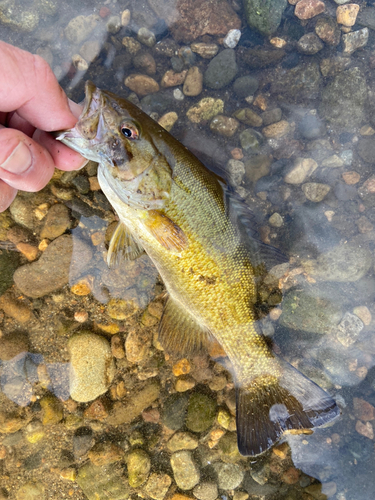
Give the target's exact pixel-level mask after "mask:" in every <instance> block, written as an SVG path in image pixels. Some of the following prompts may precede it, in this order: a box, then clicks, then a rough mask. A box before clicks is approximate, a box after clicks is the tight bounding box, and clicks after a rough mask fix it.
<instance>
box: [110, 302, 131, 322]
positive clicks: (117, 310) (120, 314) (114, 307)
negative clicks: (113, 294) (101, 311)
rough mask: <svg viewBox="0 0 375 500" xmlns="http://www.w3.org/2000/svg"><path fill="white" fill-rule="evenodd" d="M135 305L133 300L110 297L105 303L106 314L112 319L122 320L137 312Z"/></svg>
mask: <svg viewBox="0 0 375 500" xmlns="http://www.w3.org/2000/svg"><path fill="white" fill-rule="evenodd" d="M137 309H138V308H137V306H136V304H135V302H134V301H133V300H131V299H130V300H125V299H110V300H109V302H108V303H107V314H108V316H109V317H110V318H112V319H117V320H120V321H122V320H124V319H127V318H129V317H130V316H132V315H133V314H135V313H136V312H137Z"/></svg>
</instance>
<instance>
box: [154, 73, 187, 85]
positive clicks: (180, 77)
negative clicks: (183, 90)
mask: <svg viewBox="0 0 375 500" xmlns="http://www.w3.org/2000/svg"><path fill="white" fill-rule="evenodd" d="M186 74H187V69H184V71H181V73H175V72H174V71H173V69H169V70H168V71H166V72H165V73H164V75H163V77H162V79H161V82H160V86H161V87H162V88H166V87H177V85H182V84H183V83H184V81H185V78H186Z"/></svg>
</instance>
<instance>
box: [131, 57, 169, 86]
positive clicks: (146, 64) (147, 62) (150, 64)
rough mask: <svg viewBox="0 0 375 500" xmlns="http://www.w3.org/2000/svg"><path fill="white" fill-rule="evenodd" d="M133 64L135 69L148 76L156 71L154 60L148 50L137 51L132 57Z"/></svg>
mask: <svg viewBox="0 0 375 500" xmlns="http://www.w3.org/2000/svg"><path fill="white" fill-rule="evenodd" d="M133 64H134V67H135V68H136V69H138V70H140V71H142V72H144V73H146V74H147V75H149V76H152V75H154V74H155V73H156V62H155V59H154V58H153V57H152V55H151V54H150V53H149V52H143V51H139V52H137V53H136V54H135V56H134V57H133ZM167 78H168V77H167ZM167 86H168V85H167Z"/></svg>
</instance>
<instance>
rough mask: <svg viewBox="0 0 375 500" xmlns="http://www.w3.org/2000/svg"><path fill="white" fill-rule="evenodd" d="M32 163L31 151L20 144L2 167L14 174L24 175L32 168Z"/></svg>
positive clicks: (23, 144) (22, 143)
mask: <svg viewBox="0 0 375 500" xmlns="http://www.w3.org/2000/svg"><path fill="white" fill-rule="evenodd" d="M32 161H33V158H32V156H31V152H30V149H29V148H28V147H27V146H26V144H25V143H24V142H20V143H19V144H18V146H16V148H15V149H14V150H13V152H12V153H11V155H10V156H8V158H7V159H6V160H5V161H4V163H3V164H2V165H0V167H1V168H2V169H4V170H6V171H7V172H11V173H13V174H23V173H24V172H26V170H27V169H28V168H30V167H31V164H32Z"/></svg>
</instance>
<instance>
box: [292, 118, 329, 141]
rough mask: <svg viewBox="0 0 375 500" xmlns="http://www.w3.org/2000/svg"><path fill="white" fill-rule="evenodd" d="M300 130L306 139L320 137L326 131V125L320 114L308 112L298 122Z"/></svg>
mask: <svg viewBox="0 0 375 500" xmlns="http://www.w3.org/2000/svg"><path fill="white" fill-rule="evenodd" d="M298 130H299V132H300V134H301V135H302V137H304V138H305V139H308V140H312V139H318V138H319V137H320V136H321V135H322V133H323V131H324V125H323V122H322V120H320V118H319V117H318V116H316V115H315V114H311V113H306V114H305V115H304V116H303V117H302V120H301V121H300V122H299V124H298Z"/></svg>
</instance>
